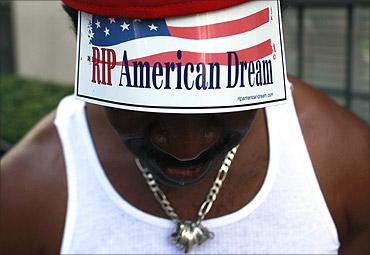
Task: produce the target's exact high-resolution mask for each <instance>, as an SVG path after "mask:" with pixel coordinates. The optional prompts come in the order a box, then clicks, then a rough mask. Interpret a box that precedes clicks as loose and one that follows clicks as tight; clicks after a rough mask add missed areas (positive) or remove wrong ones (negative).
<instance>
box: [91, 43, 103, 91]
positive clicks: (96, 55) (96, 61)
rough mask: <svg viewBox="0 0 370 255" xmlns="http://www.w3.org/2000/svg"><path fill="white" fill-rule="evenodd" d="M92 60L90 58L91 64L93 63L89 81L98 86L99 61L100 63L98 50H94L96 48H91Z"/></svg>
mask: <svg viewBox="0 0 370 255" xmlns="http://www.w3.org/2000/svg"><path fill="white" fill-rule="evenodd" d="M92 49H93V58H92V62H93V66H92V68H93V71H92V79H91V82H93V83H96V82H98V84H100V82H101V81H100V67H99V61H100V53H99V49H98V48H96V47H93V48H92Z"/></svg>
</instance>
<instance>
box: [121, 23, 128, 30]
mask: <svg viewBox="0 0 370 255" xmlns="http://www.w3.org/2000/svg"><path fill="white" fill-rule="evenodd" d="M129 26H130V24H126V22H123V24H122V25H120V27H122V31H125V30H126V29H127V30H130V29H129Z"/></svg>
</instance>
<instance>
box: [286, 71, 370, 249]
mask: <svg viewBox="0 0 370 255" xmlns="http://www.w3.org/2000/svg"><path fill="white" fill-rule="evenodd" d="M290 80H291V81H292V82H293V84H294V92H293V96H294V102H295V105H296V109H297V114H298V118H299V121H300V123H301V127H302V131H303V135H304V138H305V140H306V143H307V147H308V150H309V153H310V156H311V159H312V162H313V165H314V168H315V171H316V175H317V176H318V179H319V182H320V186H321V189H322V191H323V193H324V196H325V199H326V201H327V204H328V206H329V209H330V211H331V214H332V216H333V218H334V221H335V223H336V226H337V229H338V233H339V238H340V241H341V250H340V251H341V252H342V253H351V254H365V253H369V252H370V250H369V244H368V242H367V238H368V236H369V234H370V227H369V217H368V215H369V213H370V209H369V185H370V184H369V154H370V149H369V126H368V125H367V123H366V122H364V121H363V120H361V119H359V118H358V117H357V116H355V115H354V114H352V113H351V112H349V111H348V110H346V109H344V108H343V107H341V106H339V105H337V104H336V103H335V102H334V101H332V100H331V99H329V98H328V97H327V96H325V95H323V94H321V93H320V92H318V91H316V90H315V89H313V88H311V87H310V86H308V85H306V84H304V83H303V82H301V81H299V80H297V79H294V78H290Z"/></svg>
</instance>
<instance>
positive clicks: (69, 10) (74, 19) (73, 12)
mask: <svg viewBox="0 0 370 255" xmlns="http://www.w3.org/2000/svg"><path fill="white" fill-rule="evenodd" d="M62 7H63V9H64V11H65V12H66V13H67V14H68V16H69V17H70V18H71V20H72V22H73V28H74V29H73V30H74V32H75V34H77V22H78V11H77V10H76V9H73V8H71V7H69V6H67V5H65V4H62Z"/></svg>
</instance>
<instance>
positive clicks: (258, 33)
mask: <svg viewBox="0 0 370 255" xmlns="http://www.w3.org/2000/svg"><path fill="white" fill-rule="evenodd" d="M271 19H272V17H271V10H270V8H262V9H261V10H258V11H255V12H253V13H250V14H249V15H247V16H243V17H239V18H236V19H227V17H226V18H224V19H223V20H222V21H221V22H217V20H214V19H207V21H206V22H190V21H189V20H188V21H184V22H181V21H179V19H177V20H176V19H173V18H172V19H171V18H169V19H152V20H147V19H146V20H144V19H125V18H120V19H119V18H107V17H100V16H94V15H93V16H92V18H91V21H90V23H89V26H88V38H89V40H90V44H91V45H93V46H99V47H109V48H115V47H117V49H119V48H118V47H120V48H121V49H122V47H124V45H125V44H126V45H127V46H131V47H130V48H136V49H137V50H132V51H130V52H129V54H130V55H129V62H130V63H132V61H147V62H149V63H150V64H151V65H153V64H154V63H155V62H157V61H166V62H176V61H179V59H178V58H177V51H178V50H180V49H181V50H182V59H181V61H184V62H191V63H197V62H204V63H207V62H208V63H210V62H218V63H220V64H221V65H227V58H226V54H225V53H226V52H227V51H230V50H232V51H234V52H236V53H237V54H238V56H239V59H240V60H242V61H255V60H258V59H261V58H264V57H267V56H269V55H271V54H272V53H273V51H274V50H273V49H274V47H273V45H272V42H271V38H270V34H269V30H268V29H263V27H264V26H266V25H267V24H269V23H270V21H271ZM194 23H195V25H194ZM134 44H135V47H132V45H134ZM231 46H232V47H233V48H232V47H231ZM117 64H120V63H119V62H118V63H117Z"/></svg>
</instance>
